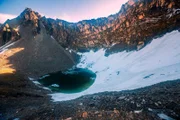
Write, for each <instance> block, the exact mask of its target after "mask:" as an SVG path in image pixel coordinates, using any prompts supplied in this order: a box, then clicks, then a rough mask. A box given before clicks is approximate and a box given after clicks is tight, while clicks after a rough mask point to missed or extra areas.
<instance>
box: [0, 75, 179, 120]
mask: <svg viewBox="0 0 180 120" xmlns="http://www.w3.org/2000/svg"><path fill="white" fill-rule="evenodd" d="M48 93H51V92H50V91H47V90H44V89H41V88H40V87H37V86H36V85H35V84H34V83H32V82H31V81H30V80H26V79H24V78H23V76H21V75H18V74H12V73H6V74H0V120H7V119H8V120H13V119H16V120H18V119H20V120H83V119H87V120H161V118H160V117H158V114H160V113H164V114H166V115H168V116H170V117H171V118H174V119H177V120H178V119H180V116H179V115H180V80H174V81H167V82H163V83H159V84H156V85H153V86H150V87H145V88H141V89H137V90H131V91H121V92H104V93H97V94H94V95H87V96H82V97H80V98H78V99H75V100H70V101H64V102H52V100H51V98H50V96H48V95H47V94H48Z"/></svg>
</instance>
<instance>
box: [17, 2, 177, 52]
mask: <svg viewBox="0 0 180 120" xmlns="http://www.w3.org/2000/svg"><path fill="white" fill-rule="evenodd" d="M179 8H180V2H179V1H178V0H171V1H170V0H129V1H128V2H127V3H126V4H124V5H122V7H121V9H120V11H119V12H118V13H117V14H114V15H110V16H109V17H107V18H98V19H92V20H83V21H80V22H77V23H69V22H67V21H64V20H60V19H56V20H54V19H51V18H46V17H41V15H40V14H39V13H38V12H35V11H33V10H32V9H31V8H26V9H25V10H24V11H23V12H22V13H21V14H20V16H19V17H18V18H20V19H19V21H20V24H22V25H23V26H28V25H32V26H33V27H32V28H30V29H32V33H37V32H38V31H39V29H40V26H39V25H40V23H42V25H43V26H44V27H45V29H46V32H47V33H48V34H50V35H52V36H53V37H54V38H55V40H56V41H58V43H59V44H60V45H62V46H63V47H64V48H71V49H74V50H78V51H84V50H91V49H93V50H95V49H100V48H108V50H107V51H109V52H110V53H112V52H119V51H122V50H128V51H129V50H138V49H140V48H142V47H143V46H145V45H146V44H148V43H149V42H150V41H151V40H152V39H153V38H155V37H158V36H161V35H163V34H165V33H166V32H170V31H172V30H175V29H178V28H179V26H180V12H179V11H180V9H179ZM37 29H38V30H37ZM114 44H115V45H114ZM112 45H113V46H112Z"/></svg>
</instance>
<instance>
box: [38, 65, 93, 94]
mask: <svg viewBox="0 0 180 120" xmlns="http://www.w3.org/2000/svg"><path fill="white" fill-rule="evenodd" d="M95 79H96V74H95V73H93V72H92V71H90V70H88V69H83V68H75V69H71V70H68V71H66V72H61V71H60V72H56V73H51V74H49V75H46V76H42V77H41V78H39V80H38V81H39V82H40V83H41V84H42V85H43V86H45V87H48V88H49V89H51V90H52V91H53V92H59V93H67V94H68V93H69V94H70V93H71V94H72V93H79V92H82V91H84V90H86V89H88V88H89V87H90V86H91V85H92V84H93V83H94V81H95Z"/></svg>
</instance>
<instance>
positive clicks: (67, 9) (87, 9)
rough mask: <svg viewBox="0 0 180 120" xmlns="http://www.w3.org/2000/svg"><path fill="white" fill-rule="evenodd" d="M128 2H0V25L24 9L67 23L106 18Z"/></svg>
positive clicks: (45, 0) (0, 0)
mask: <svg viewBox="0 0 180 120" xmlns="http://www.w3.org/2000/svg"><path fill="white" fill-rule="evenodd" d="M127 1H128V0H0V23H3V22H5V21H6V20H7V19H12V18H15V17H16V16H18V15H19V14H20V13H21V12H22V11H23V10H24V9H25V8H26V7H29V8H32V10H34V11H37V12H39V13H40V14H41V15H43V16H46V17H50V18H54V19H56V18H59V19H63V20H66V21H69V22H78V21H81V20H86V19H94V18H99V17H107V16H109V15H111V14H115V13H117V12H118V11H119V10H120V8H121V5H122V4H124V3H126V2H127Z"/></svg>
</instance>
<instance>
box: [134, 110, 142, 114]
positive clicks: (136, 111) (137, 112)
mask: <svg viewBox="0 0 180 120" xmlns="http://www.w3.org/2000/svg"><path fill="white" fill-rule="evenodd" d="M141 112H142V110H135V111H134V113H136V114H139V113H141Z"/></svg>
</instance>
